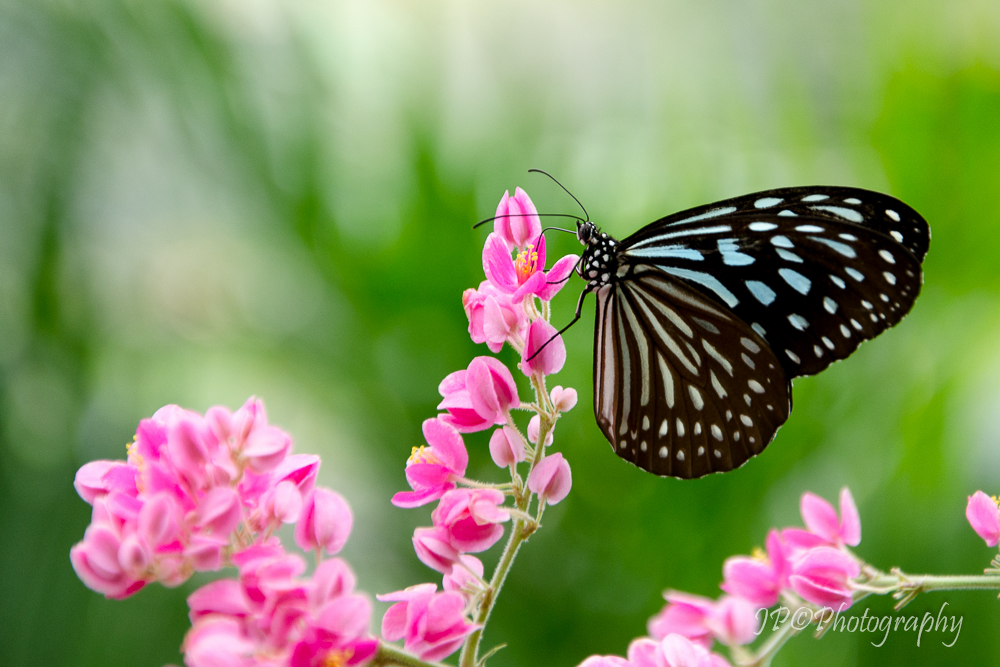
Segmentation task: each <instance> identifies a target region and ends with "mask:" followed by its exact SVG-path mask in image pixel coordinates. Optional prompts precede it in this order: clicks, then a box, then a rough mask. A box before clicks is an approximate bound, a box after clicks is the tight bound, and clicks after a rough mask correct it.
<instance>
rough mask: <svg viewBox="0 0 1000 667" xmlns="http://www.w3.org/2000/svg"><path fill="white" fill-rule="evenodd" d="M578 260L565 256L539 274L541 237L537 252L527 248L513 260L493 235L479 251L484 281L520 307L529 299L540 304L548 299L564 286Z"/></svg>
mask: <svg viewBox="0 0 1000 667" xmlns="http://www.w3.org/2000/svg"><path fill="white" fill-rule="evenodd" d="M578 259H579V258H578V257H577V256H576V255H566V256H565V257H563V258H561V259H560V260H559V261H558V262H556V263H555V264H554V265H553V266H552V268H551V269H549V271H548V272H547V273H546V272H545V271H544V270H543V267H544V266H545V237H544V236H541V237H539V240H538V248H537V249H535V248H533V246H532V245H530V244H529V245H528V247H527V249H526V250H524V251H523V252H521V253H519V254H518V255H517V258H516V259H511V256H510V249H509V248H508V247H507V243H506V242H505V241H504V239H503V238H502V237H500V236H499V235H497V234H496V233H493V234H490V235H489V236H488V237H486V245H485V246H484V247H483V271H484V272H485V273H486V278H487V280H489V281H490V283H491V284H492V285H493V286H494V287H495V288H497V289H498V290H499V291H500V292H502V293H504V294H509V295H510V297H511V300H512V302H513V303H521V301H522V300H523V299H524V298H525V297H526V296H529V295H535V296H537V297H538V298H539V299H541V300H542V301H549V300H550V299H552V297H554V296H555V295H556V294H558V293H559V290H561V289H562V287H563V285H565V284H566V279H567V278H568V277H569V276H570V274H572V273H573V268H574V267H575V266H576V262H577V260H578Z"/></svg>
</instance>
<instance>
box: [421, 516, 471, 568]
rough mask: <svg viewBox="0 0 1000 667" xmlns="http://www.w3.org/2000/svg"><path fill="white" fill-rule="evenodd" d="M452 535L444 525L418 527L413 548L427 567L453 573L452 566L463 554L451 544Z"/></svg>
mask: <svg viewBox="0 0 1000 667" xmlns="http://www.w3.org/2000/svg"><path fill="white" fill-rule="evenodd" d="M450 537H451V536H450V535H449V534H448V530H447V529H446V528H445V527H444V526H434V527H433V528H416V529H414V531H413V550H414V551H416V552H417V558H419V559H420V562H421V563H423V564H424V565H426V566H427V567H429V568H431V569H434V570H437V571H438V572H442V573H444V574H446V575H447V574H451V572H452V568H453V567H454V566H455V564H456V563H458V562H459V561H460V556H461V554H459V553H458V550H457V549H456V548H455V547H453V546H452V545H451V539H450Z"/></svg>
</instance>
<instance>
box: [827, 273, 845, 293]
mask: <svg viewBox="0 0 1000 667" xmlns="http://www.w3.org/2000/svg"><path fill="white" fill-rule="evenodd" d="M830 280H832V281H833V284H834V285H836V286H837V287H839V288H840V289H844V288H845V287H847V283H845V282H844V279H843V278H841V277H840V276H835V275H833V274H832V273H831V274H830Z"/></svg>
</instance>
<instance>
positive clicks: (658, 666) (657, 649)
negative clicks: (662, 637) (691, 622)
mask: <svg viewBox="0 0 1000 667" xmlns="http://www.w3.org/2000/svg"><path fill="white" fill-rule="evenodd" d="M628 661H629V663H630V664H631V667H665V665H666V664H667V661H666V658H664V657H663V648H662V647H661V646H660V642H658V641H656V640H655V639H650V638H649V637H639V638H638V639H633V640H632V643H630V644H629V645H628Z"/></svg>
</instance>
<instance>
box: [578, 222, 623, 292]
mask: <svg viewBox="0 0 1000 667" xmlns="http://www.w3.org/2000/svg"><path fill="white" fill-rule="evenodd" d="M576 238H577V240H579V241H580V243H582V244H583V245H585V246H586V247H587V249H586V250H584V252H583V257H582V258H581V260H580V262H579V263H578V264H577V266H576V272H577V273H578V274H579V275H580V277H581V278H583V279H584V280H586V281H588V282H589V283H590V287H591V288H595V287H599V286H601V285H606V284H607V283H609V282H610V281H611V276H614V275H615V273H616V268H617V265H618V259H617V246H618V241H616V240H615V239H613V238H611V237H610V236H608V235H607V234H606V233H604V232H602V231H600V230H599V229H598V228H597V225H595V224H594V223H592V222H590V221H589V220H588V221H586V222H578V223H576Z"/></svg>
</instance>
